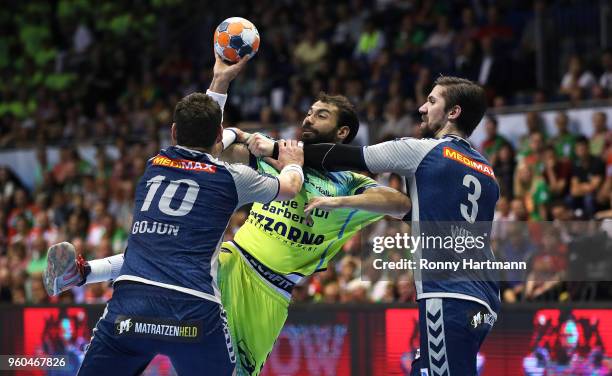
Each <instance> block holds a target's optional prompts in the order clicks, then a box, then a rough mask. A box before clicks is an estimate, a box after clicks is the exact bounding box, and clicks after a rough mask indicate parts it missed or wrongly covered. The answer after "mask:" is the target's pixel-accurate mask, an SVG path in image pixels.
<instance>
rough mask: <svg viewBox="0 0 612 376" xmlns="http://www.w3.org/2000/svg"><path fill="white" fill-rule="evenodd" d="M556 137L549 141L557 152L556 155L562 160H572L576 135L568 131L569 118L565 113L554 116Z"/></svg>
mask: <svg viewBox="0 0 612 376" xmlns="http://www.w3.org/2000/svg"><path fill="white" fill-rule="evenodd" d="M555 125H556V127H557V135H556V136H555V137H554V138H553V139H552V140H551V142H552V143H553V145H554V146H555V150H556V151H557V155H558V156H559V157H560V158H562V159H569V160H573V159H574V145H575V144H576V135H574V134H573V133H571V132H570V130H569V117H568V116H567V113H565V112H563V111H561V112H559V113H557V115H556V116H555Z"/></svg>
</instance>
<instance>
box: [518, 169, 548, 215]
mask: <svg viewBox="0 0 612 376" xmlns="http://www.w3.org/2000/svg"><path fill="white" fill-rule="evenodd" d="M514 196H515V197H516V198H518V199H521V200H522V201H523V202H524V204H525V207H526V209H527V212H528V213H529V217H530V218H531V219H533V220H545V219H546V218H547V207H546V204H548V202H549V201H550V191H549V187H548V185H547V184H546V181H545V180H544V179H543V177H542V176H541V175H537V174H535V173H534V170H533V169H532V168H530V167H529V165H527V164H525V163H520V164H519V165H518V166H517V168H516V174H515V178H514Z"/></svg>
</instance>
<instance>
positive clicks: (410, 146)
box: [364, 135, 500, 315]
mask: <svg viewBox="0 0 612 376" xmlns="http://www.w3.org/2000/svg"><path fill="white" fill-rule="evenodd" d="M364 158H365V162H366V165H367V167H368V169H369V170H370V171H372V172H384V171H388V172H395V173H397V174H400V175H402V176H404V177H405V178H406V185H407V188H408V191H409V194H410V198H411V200H412V215H411V216H412V223H413V226H412V229H413V236H414V235H423V234H425V235H432V234H435V235H441V236H451V237H453V238H454V237H456V235H457V234H455V233H454V232H455V231H457V233H461V232H462V231H469V233H470V234H471V235H473V236H481V238H480V239H481V240H482V241H483V242H482V245H481V247H480V248H479V251H478V252H465V251H461V250H459V249H458V248H455V249H454V250H453V249H451V250H450V251H444V252H442V251H437V252H432V251H430V252H428V253H427V255H426V256H425V254H424V253H423V252H424V251H423V249H421V248H422V247H421V248H419V249H417V251H416V253H415V256H416V259H417V261H418V259H419V258H420V257H427V259H428V261H439V262H445V261H451V262H453V261H457V262H460V264H461V267H460V268H459V269H458V270H457V271H453V272H452V273H449V272H446V274H444V275H440V274H436V273H439V272H436V271H430V270H427V269H417V270H418V272H417V273H415V283H416V288H417V299H425V298H444V297H447V298H459V299H467V300H473V301H476V302H479V303H481V304H483V305H484V306H486V307H487V308H488V309H489V310H490V311H491V313H493V314H494V315H495V314H496V312H497V311H498V309H499V303H500V299H499V288H498V285H497V277H496V275H495V274H494V273H493V272H492V271H491V270H487V269H485V270H478V271H474V270H473V269H472V268H463V265H464V259H465V260H466V261H468V258H469V260H471V261H476V262H479V263H480V262H481V261H484V262H486V261H487V260H490V261H494V255H493V252H492V250H491V247H490V243H489V239H490V236H489V235H490V233H491V225H492V221H493V214H494V212H495V205H496V202H497V199H498V198H499V187H498V185H497V182H496V180H495V176H494V174H493V169H492V167H491V165H490V164H489V162H488V161H487V160H486V159H485V158H484V157H483V156H482V155H480V153H479V152H478V151H476V150H474V149H473V148H472V147H471V146H470V144H469V142H467V141H466V140H464V139H462V138H460V137H457V136H454V135H448V136H446V137H444V138H442V139H413V138H403V139H399V140H395V141H389V142H385V143H381V144H378V145H373V146H368V147H365V148H364ZM456 229H458V230H456ZM466 229H468V230H466ZM434 244H435V243H434ZM419 273H420V274H419Z"/></svg>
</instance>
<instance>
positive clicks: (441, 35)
mask: <svg viewBox="0 0 612 376" xmlns="http://www.w3.org/2000/svg"><path fill="white" fill-rule="evenodd" d="M454 39H455V32H454V31H453V30H452V29H451V28H450V26H449V24H448V17H447V16H444V15H442V16H438V19H437V28H436V31H434V32H433V33H431V34H430V35H429V38H427V40H426V41H425V44H424V45H423V49H424V50H425V51H426V52H427V53H429V54H430V55H431V57H432V59H433V61H432V64H433V66H435V67H438V69H440V70H448V68H450V66H451V64H452V60H451V58H452V55H451V52H452V47H453V41H454Z"/></svg>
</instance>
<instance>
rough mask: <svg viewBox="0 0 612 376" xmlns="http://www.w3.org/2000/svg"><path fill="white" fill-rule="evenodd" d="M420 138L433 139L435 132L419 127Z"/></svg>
mask: <svg viewBox="0 0 612 376" xmlns="http://www.w3.org/2000/svg"><path fill="white" fill-rule="evenodd" d="M421 137H422V138H435V137H436V131H434V130H433V129H431V128H429V127H421Z"/></svg>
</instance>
